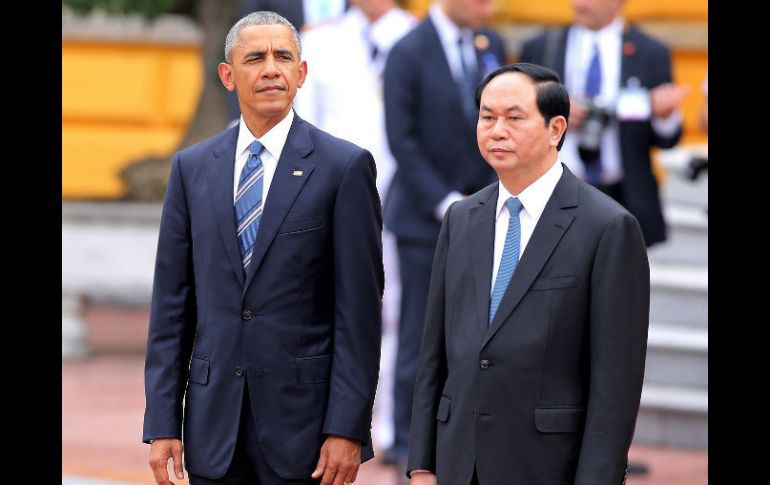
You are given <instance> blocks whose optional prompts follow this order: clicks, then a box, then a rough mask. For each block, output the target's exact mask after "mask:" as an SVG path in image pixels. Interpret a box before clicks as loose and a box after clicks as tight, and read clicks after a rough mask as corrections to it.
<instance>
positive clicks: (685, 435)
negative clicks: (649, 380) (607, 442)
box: [634, 384, 708, 449]
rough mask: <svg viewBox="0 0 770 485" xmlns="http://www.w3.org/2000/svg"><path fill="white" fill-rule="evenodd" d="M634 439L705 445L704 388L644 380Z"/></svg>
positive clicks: (684, 445)
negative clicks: (690, 387) (653, 382)
mask: <svg viewBox="0 0 770 485" xmlns="http://www.w3.org/2000/svg"><path fill="white" fill-rule="evenodd" d="M634 442H636V443H649V444H657V445H664V446H673V447H688V448H702V449H703V448H708V390H703V389H689V388H682V387H679V386H665V385H653V384H645V385H644V388H643V389H642V399H641V406H640V409H639V415H638V417H637V420H636V431H635V434H634Z"/></svg>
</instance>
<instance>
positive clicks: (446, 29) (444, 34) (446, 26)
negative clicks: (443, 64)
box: [428, 3, 473, 45]
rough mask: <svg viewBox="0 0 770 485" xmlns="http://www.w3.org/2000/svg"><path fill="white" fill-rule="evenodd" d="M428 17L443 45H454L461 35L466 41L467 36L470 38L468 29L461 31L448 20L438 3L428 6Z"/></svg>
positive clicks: (470, 33)
mask: <svg viewBox="0 0 770 485" xmlns="http://www.w3.org/2000/svg"><path fill="white" fill-rule="evenodd" d="M428 15H430V19H431V20H432V21H433V25H434V26H435V27H436V31H437V32H438V36H439V37H440V38H441V40H442V42H443V43H444V44H446V45H456V44H457V39H459V38H460V36H461V35H462V36H465V37H466V39H467V38H468V36H469V35H470V36H471V38H472V34H473V32H471V31H470V30H469V29H461V28H460V27H458V26H457V24H455V23H454V22H452V19H450V18H449V17H448V16H447V14H446V13H444V10H443V9H442V8H441V5H439V4H438V3H434V4H432V5H431V6H430V10H429V12H428Z"/></svg>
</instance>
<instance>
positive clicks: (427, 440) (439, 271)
mask: <svg viewBox="0 0 770 485" xmlns="http://www.w3.org/2000/svg"><path fill="white" fill-rule="evenodd" d="M454 206H455V204H452V205H451V206H449V209H447V212H446V215H445V216H444V221H443V223H442V224H441V232H440V233H439V237H438V243H437V245H436V252H435V254H434V256H433V268H432V270H431V276H430V289H429V290H428V300H427V305H426V307H425V328H424V329H423V335H422V344H421V347H420V361H419V366H418V371H417V381H416V383H415V387H414V398H413V401H412V424H411V430H410V437H409V459H408V462H407V467H406V469H407V475H410V474H411V472H412V471H413V470H428V471H430V472H432V473H436V410H437V407H438V402H439V398H440V397H441V390H442V388H443V387H444V382H446V379H447V362H446V349H445V348H444V342H445V338H444V337H445V336H444V328H445V326H444V325H445V322H444V318H445V315H444V309H445V306H446V294H445V293H446V281H445V277H446V263H447V252H448V249H449V223H450V219H451V213H452V208H454Z"/></svg>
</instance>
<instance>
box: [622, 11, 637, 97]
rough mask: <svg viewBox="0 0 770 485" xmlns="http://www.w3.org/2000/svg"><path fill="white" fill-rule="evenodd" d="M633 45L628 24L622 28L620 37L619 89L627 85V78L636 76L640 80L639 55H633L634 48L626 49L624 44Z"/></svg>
mask: <svg viewBox="0 0 770 485" xmlns="http://www.w3.org/2000/svg"><path fill="white" fill-rule="evenodd" d="M627 45H630V46H634V32H633V31H632V30H631V29H630V28H629V27H628V24H626V26H625V27H624V28H623V36H622V38H621V47H620V89H623V87H624V86H628V79H629V78H631V77H636V78H637V79H639V80H642V75H641V73H640V72H639V70H640V67H641V66H640V65H639V60H638V59H639V56H636V55H634V54H635V53H636V48H635V46H634V48H630V49H629V50H628V51H627V50H626V46H627Z"/></svg>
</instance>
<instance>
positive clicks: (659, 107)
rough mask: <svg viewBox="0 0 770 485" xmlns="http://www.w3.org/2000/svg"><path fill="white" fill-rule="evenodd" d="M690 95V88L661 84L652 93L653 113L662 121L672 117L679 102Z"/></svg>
mask: <svg viewBox="0 0 770 485" xmlns="http://www.w3.org/2000/svg"><path fill="white" fill-rule="evenodd" d="M689 93H690V87H689V86H677V85H675V84H672V83H666V84H661V85H660V86H658V87H656V88H653V90H652V91H650V100H651V103H652V113H653V114H654V115H655V116H656V117H658V118H662V119H666V118H668V117H669V116H671V113H673V112H674V110H675V109H676V107H677V106H678V105H679V102H680V101H682V99H684V97H685V96H687V95H688V94H689Z"/></svg>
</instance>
